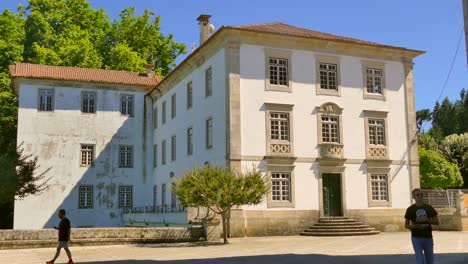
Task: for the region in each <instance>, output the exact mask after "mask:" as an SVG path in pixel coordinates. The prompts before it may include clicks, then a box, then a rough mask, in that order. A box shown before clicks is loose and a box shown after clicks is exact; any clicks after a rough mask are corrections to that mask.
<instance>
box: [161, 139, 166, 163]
mask: <svg viewBox="0 0 468 264" xmlns="http://www.w3.org/2000/svg"><path fill="white" fill-rule="evenodd" d="M161 163H162V165H165V164H166V140H163V141H162V142H161Z"/></svg>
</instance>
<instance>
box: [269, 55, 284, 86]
mask: <svg viewBox="0 0 468 264" xmlns="http://www.w3.org/2000/svg"><path fill="white" fill-rule="evenodd" d="M269 67H270V84H273V85H285V86H287V85H288V84H289V80H288V60H287V59H283V58H272V57H270V59H269Z"/></svg>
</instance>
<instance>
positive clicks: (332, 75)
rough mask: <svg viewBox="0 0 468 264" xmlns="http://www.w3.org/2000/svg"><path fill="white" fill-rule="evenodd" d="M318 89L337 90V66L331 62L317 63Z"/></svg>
mask: <svg viewBox="0 0 468 264" xmlns="http://www.w3.org/2000/svg"><path fill="white" fill-rule="evenodd" d="M319 68H320V69H319V70H320V74H319V76H320V89H325V90H336V91H338V66H337V64H333V63H323V62H321V63H319Z"/></svg>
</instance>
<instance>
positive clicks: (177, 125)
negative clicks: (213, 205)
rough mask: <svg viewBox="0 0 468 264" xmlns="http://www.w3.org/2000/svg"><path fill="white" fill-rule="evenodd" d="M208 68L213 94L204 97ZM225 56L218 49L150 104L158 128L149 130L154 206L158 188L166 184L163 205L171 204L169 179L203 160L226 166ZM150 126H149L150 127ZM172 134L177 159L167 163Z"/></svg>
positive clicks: (159, 199) (169, 157) (159, 192)
mask: <svg viewBox="0 0 468 264" xmlns="http://www.w3.org/2000/svg"><path fill="white" fill-rule="evenodd" d="M210 66H211V68H212V83H213V92H212V95H211V96H210V97H205V71H206V69H208V68H209V67H210ZM225 76H226V72H225V54H224V49H220V50H219V51H218V52H216V53H215V54H214V55H213V56H212V57H210V58H207V59H206V61H205V62H204V63H203V64H202V65H200V66H199V67H198V68H197V69H195V70H194V71H192V72H191V73H190V74H188V75H187V76H185V77H184V78H183V79H182V80H181V81H180V82H178V83H176V84H175V85H174V86H173V87H172V88H171V89H170V90H169V91H168V92H167V93H165V94H164V95H163V96H162V97H161V98H159V99H158V100H157V101H155V102H153V109H154V108H155V107H157V108H158V128H157V129H155V130H153V133H152V134H153V142H154V144H158V154H157V155H158V166H157V167H156V168H154V169H153V179H154V184H156V185H157V188H158V197H157V201H158V205H160V204H161V192H162V191H161V186H162V184H163V183H166V186H167V187H166V203H167V204H168V205H170V203H171V189H170V186H171V185H170V183H171V181H172V180H171V179H170V177H169V174H170V173H171V172H174V175H175V176H176V177H177V178H180V176H181V175H182V174H184V173H185V172H187V171H188V170H190V169H191V168H193V167H194V166H199V167H201V166H203V165H204V163H205V162H206V161H208V162H210V163H212V164H218V165H220V166H225V165H226V164H225V163H226V160H225V159H226V104H225V102H226V83H225V81H226V80H225ZM190 81H191V82H192V85H193V86H192V87H193V106H192V108H190V109H187V84H188V83H189V82H190ZM174 93H175V94H176V98H177V99H176V102H177V103H176V106H177V110H176V113H177V115H176V117H175V118H174V119H172V118H171V107H172V106H171V96H172V95H173V94H174ZM164 101H166V124H164V125H163V124H162V104H163V102H164ZM209 117H212V118H213V147H212V148H211V149H206V147H205V121H206V120H207V119H208V118H209ZM151 126H153V125H152V124H151ZM189 127H192V128H193V155H191V156H188V155H187V129H188V128H189ZM172 135H176V138H177V144H176V148H177V150H176V153H177V159H176V161H175V162H173V161H171V137H172ZM163 140H166V165H162V163H161V160H162V144H161V142H162V141H163Z"/></svg>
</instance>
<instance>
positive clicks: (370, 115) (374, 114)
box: [363, 110, 389, 159]
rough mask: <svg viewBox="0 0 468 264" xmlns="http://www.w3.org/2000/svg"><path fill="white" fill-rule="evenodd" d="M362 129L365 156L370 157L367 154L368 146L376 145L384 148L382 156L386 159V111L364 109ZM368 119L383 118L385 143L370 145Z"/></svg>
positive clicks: (387, 155)
mask: <svg viewBox="0 0 468 264" xmlns="http://www.w3.org/2000/svg"><path fill="white" fill-rule="evenodd" d="M363 112H364V129H365V134H366V158H367V159H371V158H372V157H370V156H369V148H370V147H377V148H382V149H385V151H386V153H387V154H386V156H384V157H382V158H385V159H388V157H389V142H388V121H387V117H388V112H386V111H374V110H364V111H363ZM369 119H383V120H384V125H385V145H383V146H382V145H371V144H370V142H369V141H370V138H369Z"/></svg>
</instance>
